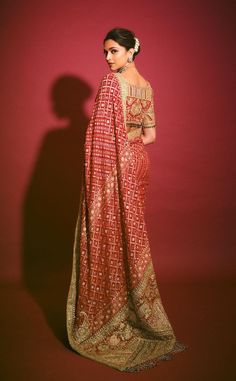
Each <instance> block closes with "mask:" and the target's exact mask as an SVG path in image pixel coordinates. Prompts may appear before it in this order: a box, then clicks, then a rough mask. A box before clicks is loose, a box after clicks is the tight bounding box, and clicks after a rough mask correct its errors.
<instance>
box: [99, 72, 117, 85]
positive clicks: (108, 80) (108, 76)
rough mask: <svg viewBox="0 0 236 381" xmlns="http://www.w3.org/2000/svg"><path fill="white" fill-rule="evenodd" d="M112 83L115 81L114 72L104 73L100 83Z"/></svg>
mask: <svg viewBox="0 0 236 381" xmlns="http://www.w3.org/2000/svg"><path fill="white" fill-rule="evenodd" d="M112 83H117V77H116V75H115V73H113V72H109V73H107V74H105V75H104V76H103V77H102V79H101V84H102V85H103V84H106V85H111V84H112Z"/></svg>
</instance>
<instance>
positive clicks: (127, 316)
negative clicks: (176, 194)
mask: <svg viewBox="0 0 236 381" xmlns="http://www.w3.org/2000/svg"><path fill="white" fill-rule="evenodd" d="M139 51H140V43H139V40H138V39H137V38H136V37H135V36H134V34H133V33H132V32H131V31H128V30H126V29H113V30H112V31H110V32H109V33H108V34H107V36H106V37H105V39H104V54H105V58H106V61H107V63H108V65H109V66H110V69H111V72H110V73H109V74H107V75H105V76H104V78H103V79H102V81H101V84H100V87H99V90H98V93H97V96H96V100H95V105H94V109H93V114H92V118H91V121H90V123H89V126H88V129H87V132H86V140H85V147H84V148H85V149H84V153H85V164H84V171H83V187H82V192H81V198H80V210H79V216H78V220H77V226H76V233H75V242H74V254H73V269H72V277H71V284H70V289H69V295H68V300H67V331H68V338H69V342H70V345H71V347H72V348H73V349H74V350H75V351H77V352H78V353H80V354H81V355H83V356H86V357H88V358H91V359H93V360H96V361H98V362H101V363H104V364H106V365H108V366H111V367H113V368H115V369H118V370H120V371H127V372H135V371H139V370H142V369H145V368H149V367H153V366H155V365H156V363H157V362H158V361H159V360H166V359H170V358H171V357H172V354H173V353H176V352H180V351H182V350H184V349H185V348H186V346H185V345H184V344H181V343H180V342H178V341H177V340H176V337H175V335H174V332H173V329H172V327H171V324H170V322H169V320H168V317H167V315H166V313H165V310H164V308H163V305H162V301H161V298H160V294H159V291H158V287H157V283H156V277H155V272H154V269H153V264H152V259H151V253H150V247H149V241H148V236H147V229H146V224H145V220H144V207H145V197H146V188H147V184H148V176H149V158H148V155H147V152H146V150H145V147H144V145H146V144H149V143H153V142H154V141H155V137H156V133H155V116H154V108H153V90H152V87H151V85H150V83H149V82H147V81H146V80H145V79H144V78H143V77H142V76H141V75H140V74H139V72H138V70H137V69H136V66H135V63H134V59H135V57H136V55H137V54H138V53H139Z"/></svg>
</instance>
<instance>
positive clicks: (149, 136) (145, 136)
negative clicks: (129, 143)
mask: <svg viewBox="0 0 236 381" xmlns="http://www.w3.org/2000/svg"><path fill="white" fill-rule="evenodd" d="M141 139H142V141H143V144H151V143H154V142H155V140H156V128H155V127H149V128H147V127H146V128H143V133H142V134H141Z"/></svg>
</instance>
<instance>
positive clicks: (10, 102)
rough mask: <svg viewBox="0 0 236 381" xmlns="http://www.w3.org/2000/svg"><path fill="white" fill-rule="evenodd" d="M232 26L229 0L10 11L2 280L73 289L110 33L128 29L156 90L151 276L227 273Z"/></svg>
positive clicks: (4, 41)
mask: <svg viewBox="0 0 236 381" xmlns="http://www.w3.org/2000/svg"><path fill="white" fill-rule="evenodd" d="M234 17H235V7H234V6H233V5H232V4H230V3H229V2H227V1H224V2H223V1H214V2H213V1H191V2H190V1H182V0H180V1H168V0H165V1H164V0H162V1H154V0H153V1H148V2H144V1H139V0H136V1H135V2H125V3H124V2H119V3H117V2H116V3H112V2H111V1H108V0H104V1H100V2H92V1H86V2H82V1H81V2H79V1H75V0H74V1H73V0H71V1H69V2H68V1H67V2H66V1H61V0H57V1H52V0H51V1H48V2H46V1H41V2H30V1H26V0H22V1H20V2H12V1H5V2H4V5H2V6H1V25H2V32H1V51H2V54H1V56H2V58H1V77H2V85H1V106H2V107H1V108H2V111H1V153H2V155H3V157H2V159H1V161H0V163H1V164H0V165H1V170H2V185H1V204H2V217H1V221H0V223H1V226H0V231H1V241H2V242H1V264H0V279H1V280H2V281H19V280H21V279H23V278H26V279H27V277H28V278H29V277H31V278H32V277H34V276H36V275H37V272H38V275H39V274H40V275H42V276H46V275H47V274H49V276H53V274H54V275H55V274H60V273H63V272H66V274H67V275H66V276H67V279H69V276H70V266H71V261H72V240H73V233H74V225H75V220H76V217H77V209H78V201H79V200H78V195H79V186H80V184H79V180H80V177H79V174H80V170H81V151H82V144H83V136H84V131H85V128H86V125H87V122H88V118H89V116H90V115H91V108H92V105H93V100H94V97H95V93H96V90H97V87H98V84H99V81H100V79H101V77H102V76H103V75H104V74H106V73H107V72H108V67H107V66H106V63H105V61H104V57H103V46H102V41H103V38H104V36H105V34H106V32H107V31H108V30H109V29H111V28H113V27H115V26H121V27H127V28H130V29H132V30H134V31H135V32H136V34H137V36H138V38H139V39H140V42H141V47H142V52H141V53H140V55H139V56H138V57H137V59H136V65H137V68H138V70H140V72H141V74H143V76H144V77H146V78H147V79H148V80H149V81H150V82H151V83H152V86H153V88H154V91H155V106H156V117H157V119H158V120H159V126H158V130H157V141H156V143H155V144H154V145H150V146H147V150H148V152H149V154H150V159H151V163H152V164H151V165H152V167H151V178H150V185H149V198H148V202H147V214H146V220H147V225H148V229H149V236H150V242H151V248H152V255H153V260H154V263H155V268H156V270H157V275H158V278H159V279H164V280H183V279H187V280H188V279H193V280H195V279H196V280H200V281H201V279H206V278H208V279H215V278H217V279H219V278H220V279H225V278H232V277H233V276H234V275H235V272H234V269H233V257H234V256H235V246H236V245H235V237H234V236H235V207H236V203H235V185H236V180H235V153H234V144H235V135H236V133H235V109H234V107H235V105H234V102H233V98H234V95H235V78H234V76H233V74H234V73H233V69H235V56H234V54H233V48H234V45H235V36H234V32H235V26H234V21H235V20H234ZM52 89H53V94H52Z"/></svg>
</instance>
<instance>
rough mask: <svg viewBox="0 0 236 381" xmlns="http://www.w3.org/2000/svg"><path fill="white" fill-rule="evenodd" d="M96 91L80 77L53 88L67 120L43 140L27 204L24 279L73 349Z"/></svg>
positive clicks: (58, 108)
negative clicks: (82, 200)
mask: <svg viewBox="0 0 236 381" xmlns="http://www.w3.org/2000/svg"><path fill="white" fill-rule="evenodd" d="M91 92H92V91H91V88H90V87H89V85H88V84H87V83H85V82H84V81H83V80H81V79H79V78H77V77H75V76H61V77H59V78H58V79H57V80H56V81H55V82H54V83H53V85H52V88H51V100H52V107H53V111H54V113H55V114H56V116H57V117H58V118H63V119H66V120H68V125H65V126H64V127H60V128H58V127H54V128H53V129H52V130H50V131H49V132H47V134H46V136H45V137H44V138H43V141H42V144H41V149H40V151H39V155H38V158H37V160H36V164H35V168H34V170H33V172H32V176H31V179H30V181H29V184H28V188H27V191H26V195H25V198H24V203H23V261H22V263H23V279H24V284H25V286H26V288H27V289H28V291H29V292H30V293H31V295H32V296H33V297H34V299H35V300H36V302H37V303H38V305H39V306H40V308H41V309H42V310H43V312H44V314H45V317H46V320H47V322H48V323H49V325H50V327H51V329H52V330H53V332H54V334H55V335H56V336H57V338H58V339H59V340H60V341H62V342H63V343H65V344H66V345H68V341H67V336H66V298H67V294H68V289H69V282H70V276H71V268H72V251H73V239H74V232H75V224H76V219H77V215H78V207H79V196H80V189H81V185H82V184H81V180H82V178H81V176H82V168H83V162H84V151H83V146H84V140H85V133H86V128H87V125H88V122H89V120H88V118H87V117H86V115H85V112H84V103H85V101H86V99H87V98H89V97H90V96H91Z"/></svg>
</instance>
